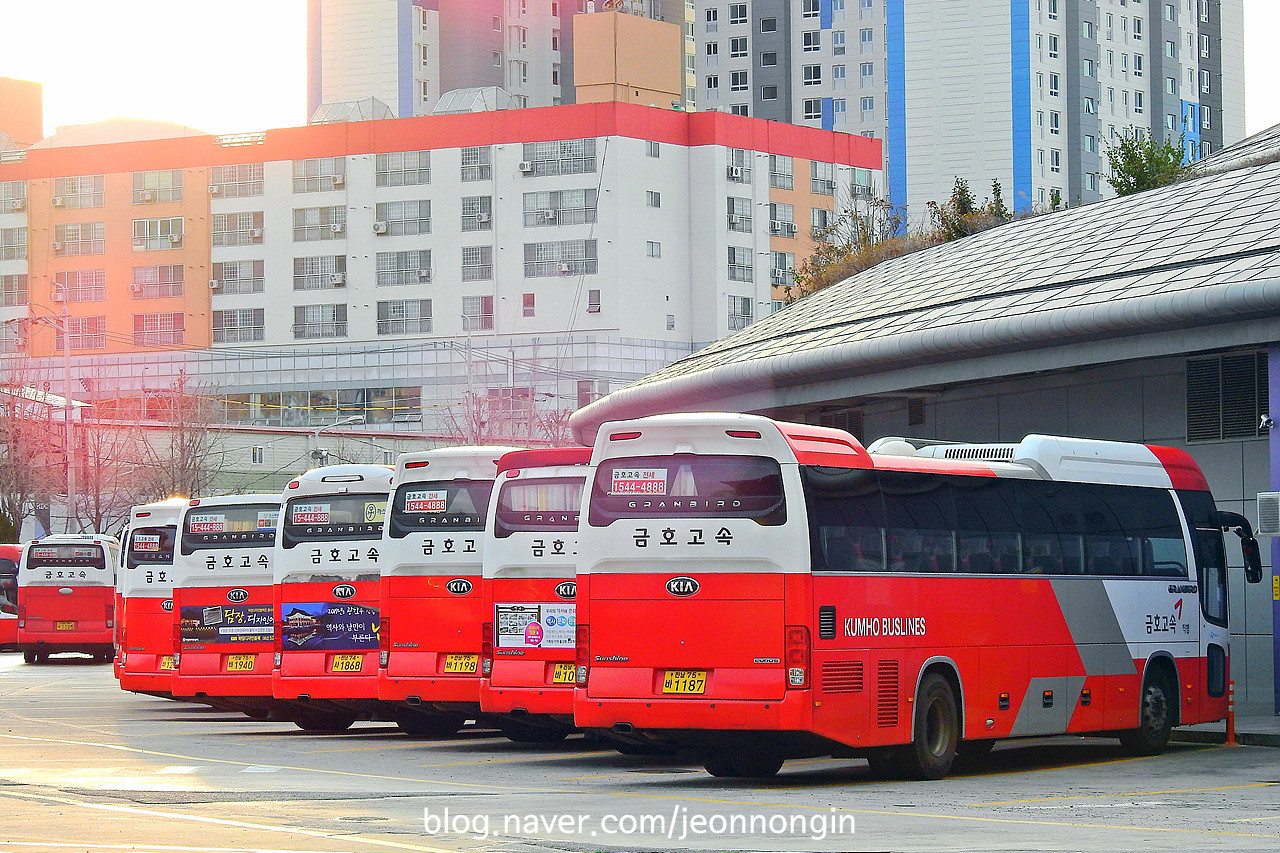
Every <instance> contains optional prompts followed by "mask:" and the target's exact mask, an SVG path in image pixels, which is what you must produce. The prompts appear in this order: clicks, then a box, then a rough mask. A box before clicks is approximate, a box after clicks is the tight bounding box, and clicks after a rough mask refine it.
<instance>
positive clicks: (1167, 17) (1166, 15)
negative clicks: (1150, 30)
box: [1164, 3, 1173, 21]
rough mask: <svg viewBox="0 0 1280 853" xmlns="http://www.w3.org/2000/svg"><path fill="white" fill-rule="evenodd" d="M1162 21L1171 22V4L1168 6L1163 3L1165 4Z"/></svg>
mask: <svg viewBox="0 0 1280 853" xmlns="http://www.w3.org/2000/svg"><path fill="white" fill-rule="evenodd" d="M1164 19H1165V20H1166V21H1172V20H1173V5H1172V4H1170V3H1165V4H1164Z"/></svg>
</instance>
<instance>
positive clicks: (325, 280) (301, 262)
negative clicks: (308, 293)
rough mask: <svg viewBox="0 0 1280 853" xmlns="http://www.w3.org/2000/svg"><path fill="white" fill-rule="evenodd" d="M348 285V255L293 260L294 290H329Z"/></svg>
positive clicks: (318, 256) (317, 256)
mask: <svg viewBox="0 0 1280 853" xmlns="http://www.w3.org/2000/svg"><path fill="white" fill-rule="evenodd" d="M346 283H347V256H346V255H316V256H313V257H309V258H294V259H293V289H294V290H329V289H330V288H334V287H345V286H346Z"/></svg>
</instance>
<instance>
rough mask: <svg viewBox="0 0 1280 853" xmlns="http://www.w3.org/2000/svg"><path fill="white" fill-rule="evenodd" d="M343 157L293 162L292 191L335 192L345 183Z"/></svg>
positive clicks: (344, 159) (345, 160)
mask: <svg viewBox="0 0 1280 853" xmlns="http://www.w3.org/2000/svg"><path fill="white" fill-rule="evenodd" d="M346 169H347V159H346V158H345V157H312V158H310V159H308V160H294V161H293V191H294V192H296V193H315V192H326V191H328V190H335V189H338V188H340V187H341V186H343V184H344V183H345V182H346Z"/></svg>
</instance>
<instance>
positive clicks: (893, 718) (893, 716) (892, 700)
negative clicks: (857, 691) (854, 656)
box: [876, 660, 898, 728]
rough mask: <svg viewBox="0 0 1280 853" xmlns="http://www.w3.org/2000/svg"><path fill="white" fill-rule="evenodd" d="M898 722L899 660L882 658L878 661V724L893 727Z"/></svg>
mask: <svg viewBox="0 0 1280 853" xmlns="http://www.w3.org/2000/svg"><path fill="white" fill-rule="evenodd" d="M897 724H898V662H897V661H896V660H882V661H878V662H877V663H876V725H878V726H881V727H885V728H888V727H891V726H896V725H897Z"/></svg>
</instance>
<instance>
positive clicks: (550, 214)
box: [542, 210, 556, 222]
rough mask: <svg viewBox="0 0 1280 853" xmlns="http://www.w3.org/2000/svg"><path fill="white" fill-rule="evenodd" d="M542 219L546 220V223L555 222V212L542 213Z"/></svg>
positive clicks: (546, 211) (545, 211)
mask: <svg viewBox="0 0 1280 853" xmlns="http://www.w3.org/2000/svg"><path fill="white" fill-rule="evenodd" d="M542 218H543V219H545V220H547V221H548V222H555V221H556V212H555V211H554V210H544V211H542Z"/></svg>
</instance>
